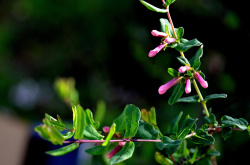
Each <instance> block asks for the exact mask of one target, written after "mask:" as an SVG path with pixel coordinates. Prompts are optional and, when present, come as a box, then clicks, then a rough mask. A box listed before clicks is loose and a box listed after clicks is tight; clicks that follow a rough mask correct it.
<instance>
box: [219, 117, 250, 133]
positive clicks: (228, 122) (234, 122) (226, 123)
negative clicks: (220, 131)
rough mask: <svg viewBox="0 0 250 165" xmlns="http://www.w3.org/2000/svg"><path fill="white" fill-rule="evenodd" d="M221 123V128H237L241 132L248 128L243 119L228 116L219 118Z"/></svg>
mask: <svg viewBox="0 0 250 165" xmlns="http://www.w3.org/2000/svg"><path fill="white" fill-rule="evenodd" d="M221 123H222V127H232V126H237V127H238V128H240V129H242V130H246V129H247V127H248V122H247V121H246V120H245V119H243V118H239V119H234V118H232V117H230V116H223V117H222V118H221Z"/></svg>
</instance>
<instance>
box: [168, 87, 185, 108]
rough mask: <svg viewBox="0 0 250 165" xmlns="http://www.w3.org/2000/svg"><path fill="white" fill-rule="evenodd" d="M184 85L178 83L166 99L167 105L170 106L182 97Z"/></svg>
mask: <svg viewBox="0 0 250 165" xmlns="http://www.w3.org/2000/svg"><path fill="white" fill-rule="evenodd" d="M185 86H186V85H185V84H184V83H179V84H177V85H176V87H175V89H174V91H173V93H172V95H171V97H170V98H169V99H168V103H169V104H170V105H172V104H174V103H176V102H177V101H178V100H179V98H180V97H181V96H182V94H183V92H184V91H185Z"/></svg>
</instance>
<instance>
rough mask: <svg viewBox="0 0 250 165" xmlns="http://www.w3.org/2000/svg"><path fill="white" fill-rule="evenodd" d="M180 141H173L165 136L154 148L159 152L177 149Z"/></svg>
mask: <svg viewBox="0 0 250 165" xmlns="http://www.w3.org/2000/svg"><path fill="white" fill-rule="evenodd" d="M181 142H182V140H173V139H171V138H169V137H167V136H163V138H162V142H158V143H156V146H157V148H158V149H159V150H163V149H164V148H168V147H179V146H180V145H181Z"/></svg>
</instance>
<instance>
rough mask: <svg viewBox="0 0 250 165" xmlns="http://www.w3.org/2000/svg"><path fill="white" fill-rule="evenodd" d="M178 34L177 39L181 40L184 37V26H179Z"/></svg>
mask: <svg viewBox="0 0 250 165" xmlns="http://www.w3.org/2000/svg"><path fill="white" fill-rule="evenodd" d="M176 35H177V39H178V40H181V38H182V37H183V35H184V28H183V27H179V28H178V29H177V30H176Z"/></svg>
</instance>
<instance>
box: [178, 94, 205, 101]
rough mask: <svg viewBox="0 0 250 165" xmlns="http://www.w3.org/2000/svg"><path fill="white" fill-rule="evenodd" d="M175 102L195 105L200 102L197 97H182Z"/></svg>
mask: <svg viewBox="0 0 250 165" xmlns="http://www.w3.org/2000/svg"><path fill="white" fill-rule="evenodd" d="M177 102H185V103H197V102H200V98H199V96H198V95H194V96H188V97H182V98H180V99H179V100H177Z"/></svg>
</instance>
